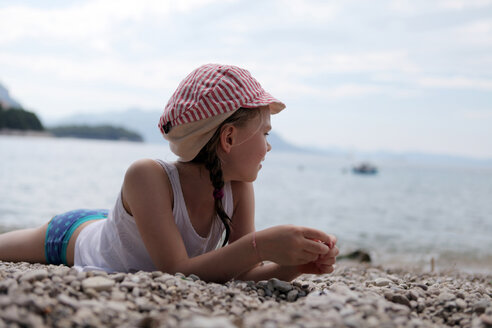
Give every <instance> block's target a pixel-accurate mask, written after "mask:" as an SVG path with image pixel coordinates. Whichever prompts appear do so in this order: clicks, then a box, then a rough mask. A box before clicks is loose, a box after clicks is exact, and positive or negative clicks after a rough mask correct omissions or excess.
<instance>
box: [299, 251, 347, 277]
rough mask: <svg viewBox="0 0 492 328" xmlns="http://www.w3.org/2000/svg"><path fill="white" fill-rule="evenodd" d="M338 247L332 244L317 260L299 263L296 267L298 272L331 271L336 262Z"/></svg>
mask: <svg viewBox="0 0 492 328" xmlns="http://www.w3.org/2000/svg"><path fill="white" fill-rule="evenodd" d="M338 252H339V251H338V247H336V246H334V247H333V248H331V249H330V251H329V252H328V253H326V254H325V255H322V256H320V257H319V258H318V259H317V260H315V261H313V262H309V263H306V264H301V265H299V266H298V267H297V269H298V270H299V272H300V273H311V274H324V273H332V272H333V270H334V267H333V265H334V264H335V262H336V256H337V255H338Z"/></svg>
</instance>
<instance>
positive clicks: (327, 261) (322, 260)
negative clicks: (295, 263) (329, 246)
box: [316, 257, 336, 265]
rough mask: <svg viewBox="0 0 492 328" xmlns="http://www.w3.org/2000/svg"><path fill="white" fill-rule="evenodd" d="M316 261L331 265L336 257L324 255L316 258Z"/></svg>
mask: <svg viewBox="0 0 492 328" xmlns="http://www.w3.org/2000/svg"><path fill="white" fill-rule="evenodd" d="M316 263H317V264H320V265H333V264H335V263H336V259H335V258H334V257H326V258H324V259H318V260H316Z"/></svg>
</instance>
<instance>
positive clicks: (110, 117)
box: [45, 108, 164, 143]
mask: <svg viewBox="0 0 492 328" xmlns="http://www.w3.org/2000/svg"><path fill="white" fill-rule="evenodd" d="M160 116H161V112H160V111H157V110H155V111H144V110H140V109H137V108H131V109H128V110H123V111H114V112H101V113H81V114H74V115H70V116H67V117H65V118H62V119H59V120H52V121H47V122H45V123H46V125H47V126H49V127H52V126H56V125H69V124H76V125H81V124H87V125H113V126H121V127H124V128H127V129H129V130H132V131H135V132H137V133H138V134H140V135H141V136H142V137H143V139H144V141H145V142H152V143H154V142H162V141H163V140H164V138H163V137H162V135H161V132H160V131H159V128H158V127H157V123H158V122H159V117H160Z"/></svg>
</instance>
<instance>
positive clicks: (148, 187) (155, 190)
mask: <svg viewBox="0 0 492 328" xmlns="http://www.w3.org/2000/svg"><path fill="white" fill-rule="evenodd" d="M121 196H122V200H123V205H124V206H125V208H126V209H127V210H129V209H130V208H131V207H132V206H131V205H132V204H131V203H132V200H137V201H140V200H143V199H147V200H150V199H164V198H168V199H169V200H170V202H171V204H172V203H173V192H172V186H171V182H170V180H169V177H168V175H167V173H166V171H165V170H164V168H163V167H162V166H161V164H159V163H158V162H156V161H155V160H153V159H140V160H137V161H135V162H134V163H132V164H131V165H130V167H128V169H127V171H126V174H125V178H124V180H123V187H122V191H121Z"/></svg>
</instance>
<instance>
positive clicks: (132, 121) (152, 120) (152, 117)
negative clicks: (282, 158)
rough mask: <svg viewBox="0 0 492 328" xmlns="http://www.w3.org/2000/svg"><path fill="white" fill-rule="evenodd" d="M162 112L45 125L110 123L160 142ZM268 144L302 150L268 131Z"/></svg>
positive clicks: (73, 117)
mask: <svg viewBox="0 0 492 328" xmlns="http://www.w3.org/2000/svg"><path fill="white" fill-rule="evenodd" d="M161 114H162V112H161V111H158V110H152V111H144V110H141V109H137V108H131V109H128V110H124V111H116V112H102V113H96V114H93V113H91V114H75V115H71V116H67V117H65V118H63V119H60V120H58V121H52V122H47V123H46V125H47V126H54V125H67V124H77V125H79V124H88V125H101V124H111V125H117V126H122V127H125V128H127V129H130V130H133V131H136V132H138V133H139V134H140V135H142V137H143V138H144V141H145V142H151V143H158V142H160V143H162V142H166V141H165V139H164V138H163V137H162V135H161V132H160V131H159V128H158V127H157V124H158V122H159V118H160V116H161ZM268 140H269V142H270V144H271V145H272V147H273V148H274V149H275V150H278V151H302V148H299V147H296V146H294V145H292V144H290V143H288V142H286V141H285V140H283V139H282V138H281V137H280V136H279V135H277V134H275V133H270V136H269V138H268Z"/></svg>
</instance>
